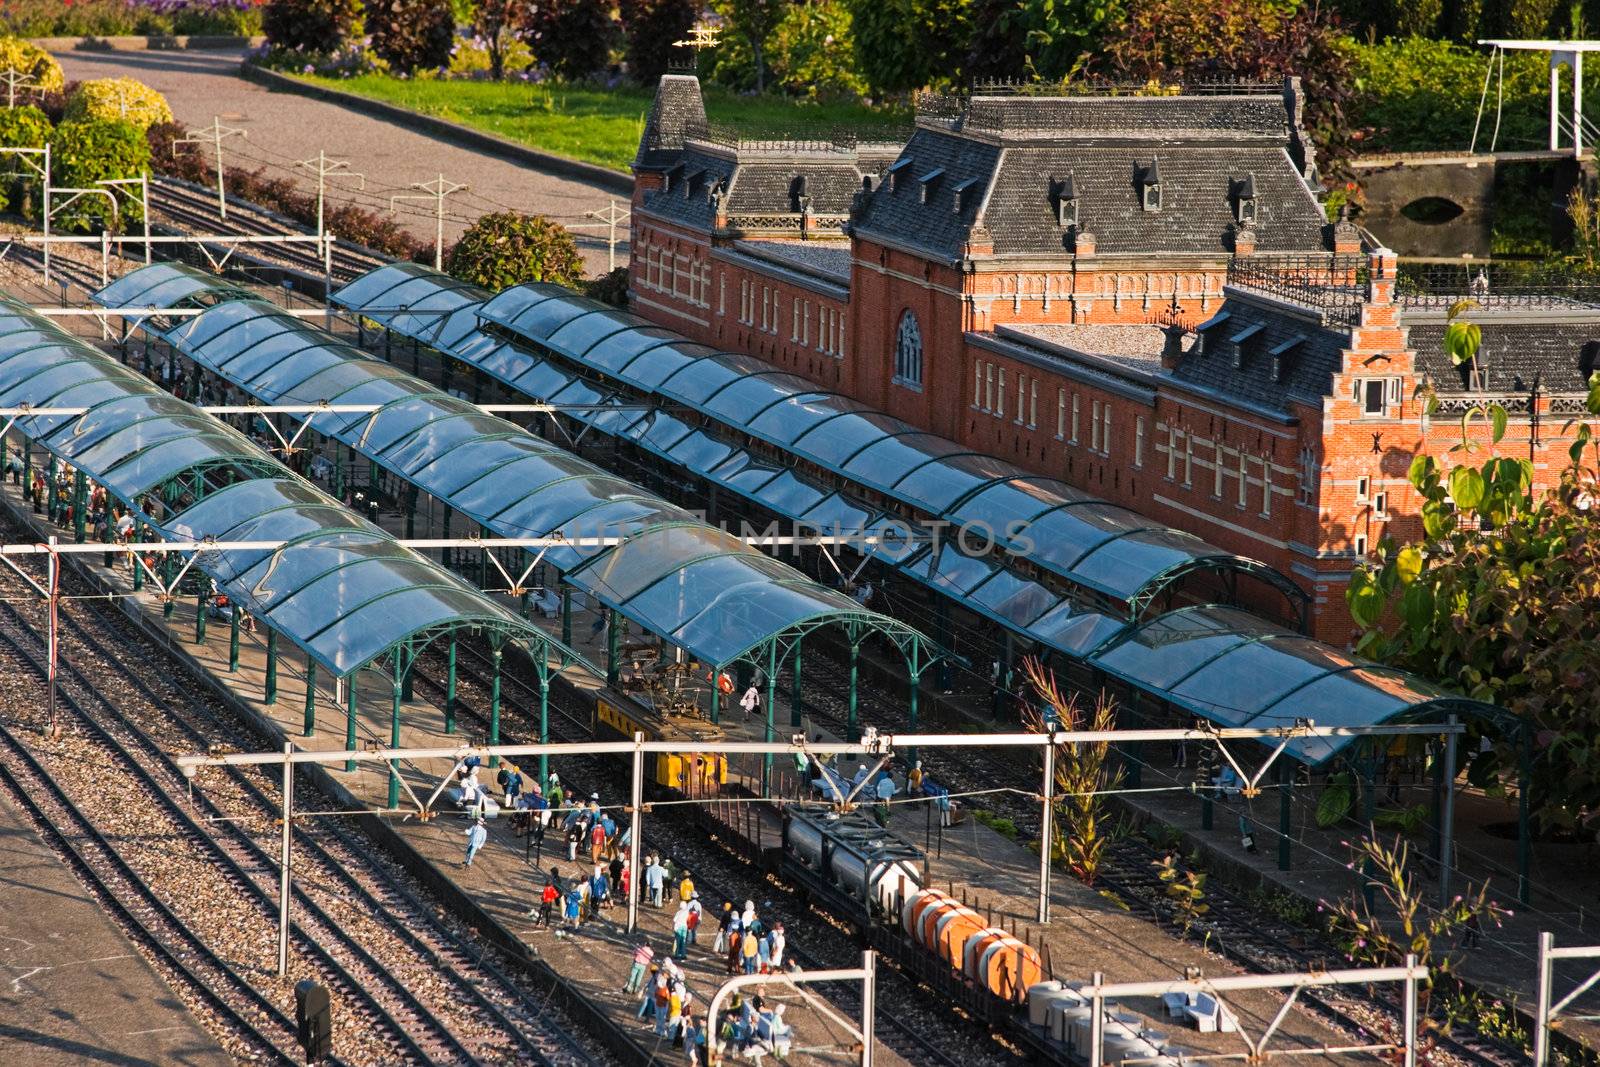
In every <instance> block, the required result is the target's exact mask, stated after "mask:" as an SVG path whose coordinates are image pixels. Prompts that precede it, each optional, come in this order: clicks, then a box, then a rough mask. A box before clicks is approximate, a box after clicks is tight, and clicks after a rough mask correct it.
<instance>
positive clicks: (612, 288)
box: [583, 267, 628, 308]
mask: <svg viewBox="0 0 1600 1067" xmlns="http://www.w3.org/2000/svg"><path fill="white" fill-rule="evenodd" d="M583 295H584V296H587V297H589V298H590V299H592V300H598V301H600V302H601V303H602V304H610V305H611V306H612V307H616V308H625V307H627V306H628V268H627V267H618V268H617V269H616V270H613V271H611V272H610V273H608V274H602V275H600V277H598V278H591V279H590V280H589V281H586V282H584V283H583Z"/></svg>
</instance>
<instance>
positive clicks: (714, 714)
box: [711, 671, 722, 723]
mask: <svg viewBox="0 0 1600 1067" xmlns="http://www.w3.org/2000/svg"><path fill="white" fill-rule="evenodd" d="M721 673H722V672H721V671H712V672H711V721H712V722H713V723H719V722H721V721H722V690H721V689H719V688H718V687H717V679H718V676H719V675H720V674H721Z"/></svg>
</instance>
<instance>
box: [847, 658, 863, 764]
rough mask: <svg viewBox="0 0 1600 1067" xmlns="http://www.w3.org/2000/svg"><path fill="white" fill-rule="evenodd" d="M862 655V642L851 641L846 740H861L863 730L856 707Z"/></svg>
mask: <svg viewBox="0 0 1600 1067" xmlns="http://www.w3.org/2000/svg"><path fill="white" fill-rule="evenodd" d="M860 656H861V643H860V642H859V641H851V642H850V717H849V719H848V721H847V722H846V729H845V740H846V741H859V740H861V731H860V729H858V728H857V726H856V709H857V693H856V681H857V679H858V678H859V677H860V675H861V671H860V664H859V660H860Z"/></svg>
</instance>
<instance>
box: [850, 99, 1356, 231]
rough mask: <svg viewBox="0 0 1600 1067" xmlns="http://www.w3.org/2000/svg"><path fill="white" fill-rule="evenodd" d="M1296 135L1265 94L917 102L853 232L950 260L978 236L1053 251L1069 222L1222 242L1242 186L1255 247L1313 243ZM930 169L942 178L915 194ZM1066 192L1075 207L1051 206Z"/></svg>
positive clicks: (1311, 198) (1315, 221)
mask: <svg viewBox="0 0 1600 1067" xmlns="http://www.w3.org/2000/svg"><path fill="white" fill-rule="evenodd" d="M1301 140H1302V139H1301V135H1300V133H1299V131H1298V130H1297V129H1295V128H1293V126H1292V124H1291V122H1290V120H1289V111H1288V109H1287V107H1286V105H1285V103H1284V101H1283V100H1282V99H1281V98H1279V97H1276V96H1266V95H1260V96H1229V97H1198V96H1177V97H1032V96H1024V97H994V98H988V97H976V98H973V99H972V100H970V101H968V102H967V103H966V104H965V105H964V107H963V109H962V111H961V113H960V114H959V115H957V116H955V117H936V116H928V115H923V116H919V119H918V129H917V131H916V132H915V133H914V134H913V135H912V137H911V140H910V141H909V142H908V143H907V145H906V147H905V149H904V151H902V153H901V155H900V158H899V159H898V160H897V161H896V164H895V167H894V168H891V169H892V170H894V171H895V172H896V173H897V174H899V175H902V176H904V177H905V178H908V179H910V180H909V181H900V182H895V183H893V188H891V187H890V184H888V183H886V184H885V185H883V186H882V187H881V188H880V189H879V190H878V191H877V192H876V193H874V194H873V195H872V196H871V197H870V198H869V199H868V201H867V203H866V205H865V207H864V210H863V211H862V212H861V214H860V215H859V216H858V218H857V220H856V223H855V232H856V233H858V234H860V235H861V236H862V237H865V238H868V239H871V238H874V237H877V238H884V239H887V240H889V241H892V242H894V243H897V244H903V245H910V246H913V247H916V248H920V249H924V250H926V251H928V252H931V253H933V254H935V255H938V256H940V257H943V258H946V259H952V260H953V259H957V258H959V257H960V256H961V255H962V254H963V251H964V248H963V246H964V245H966V244H967V243H968V241H972V242H973V243H974V244H980V245H981V244H984V243H985V241H986V239H987V240H992V243H993V248H994V253H995V254H996V255H1002V256H1003V255H1034V256H1045V255H1051V254H1056V255H1059V254H1062V253H1064V252H1068V251H1072V250H1073V249H1074V247H1075V243H1076V235H1078V234H1080V233H1089V234H1093V235H1094V239H1095V248H1096V253H1097V254H1099V255H1118V254H1131V255H1139V254H1150V253H1160V252H1174V253H1189V254H1204V253H1208V252H1209V253H1216V254H1219V255H1220V254H1225V253H1227V252H1230V251H1231V250H1232V240H1233V231H1234V229H1235V227H1236V225H1237V223H1238V220H1239V211H1238V203H1239V198H1240V197H1241V196H1251V195H1252V194H1253V198H1254V206H1255V209H1256V217H1255V219H1254V221H1253V223H1252V229H1253V231H1254V233H1255V240H1256V248H1257V250H1258V251H1320V250H1322V249H1323V248H1324V247H1325V246H1326V244H1325V238H1324V231H1325V219H1324V216H1323V212H1322V208H1321V206H1320V205H1319V204H1318V202H1317V198H1316V193H1315V191H1314V190H1313V186H1312V181H1311V180H1309V179H1308V177H1307V174H1306V173H1305V172H1304V171H1303V170H1302V168H1301V167H1300V166H1298V165H1297V164H1296V162H1295V158H1294V153H1295V152H1296V151H1297V150H1298V146H1299V145H1300V144H1301ZM929 174H933V175H936V182H937V184H938V186H939V187H938V188H937V189H931V190H929V191H928V192H927V193H926V194H924V191H923V189H922V187H921V186H922V184H923V183H922V182H921V181H920V180H919V179H920V178H921V177H922V176H924V175H929ZM1152 179H1155V180H1158V181H1159V189H1160V196H1159V205H1158V206H1151V205H1150V204H1148V203H1147V201H1146V197H1145V196H1144V188H1145V186H1146V184H1147V183H1149V182H1150V181H1151V180H1152ZM957 190H961V191H962V196H961V203H960V204H959V205H958V204H957V203H956V196H957V194H956V191H957ZM1063 197H1067V198H1071V199H1074V200H1075V208H1076V220H1075V221H1074V220H1073V219H1071V217H1070V216H1068V217H1067V218H1063V217H1062V216H1061V215H1060V214H1058V210H1057V207H1058V201H1059V200H1060V199H1062V198H1063ZM958 208H959V209H958Z"/></svg>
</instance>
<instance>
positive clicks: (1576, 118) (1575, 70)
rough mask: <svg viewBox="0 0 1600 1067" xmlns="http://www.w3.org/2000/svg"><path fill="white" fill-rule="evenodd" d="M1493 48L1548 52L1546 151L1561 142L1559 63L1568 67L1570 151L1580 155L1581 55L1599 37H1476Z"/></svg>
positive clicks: (1599, 47)
mask: <svg viewBox="0 0 1600 1067" xmlns="http://www.w3.org/2000/svg"><path fill="white" fill-rule="evenodd" d="M1478 43H1479V44H1486V45H1489V46H1491V47H1493V48H1498V49H1502V50H1504V51H1508V52H1510V51H1516V52H1548V53H1550V151H1552V152H1561V151H1563V149H1562V145H1561V67H1562V65H1563V64H1565V65H1566V66H1569V67H1571V68H1572V155H1573V157H1574V158H1576V159H1582V158H1583V56H1584V53H1585V52H1600V41H1500V40H1487V41H1479V42H1478Z"/></svg>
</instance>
